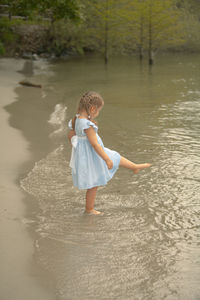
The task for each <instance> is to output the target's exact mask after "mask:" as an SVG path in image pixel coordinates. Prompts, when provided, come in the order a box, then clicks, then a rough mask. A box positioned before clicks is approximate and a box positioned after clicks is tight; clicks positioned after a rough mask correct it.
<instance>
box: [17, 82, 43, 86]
mask: <svg viewBox="0 0 200 300" xmlns="http://www.w3.org/2000/svg"><path fill="white" fill-rule="evenodd" d="M19 84H21V85H25V86H31V87H36V88H41V87H42V86H41V84H35V83H31V82H29V81H20V82H19Z"/></svg>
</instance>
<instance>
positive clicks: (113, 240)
mask: <svg viewBox="0 0 200 300" xmlns="http://www.w3.org/2000/svg"><path fill="white" fill-rule="evenodd" d="M32 67H33V69H34V72H29V75H27V74H28V73H27V74H26V72H27V66H26V68H24V70H23V72H24V74H25V75H26V77H27V76H28V77H29V79H31V80H32V81H34V82H36V83H41V84H42V85H43V89H42V91H40V92H38V91H36V89H33V88H26V87H20V88H18V91H17V93H18V96H19V100H20V97H24V98H25V97H26V101H27V102H28V103H29V99H30V98H31V99H32V100H30V103H31V104H26V105H27V106H26V107H27V108H26V112H27V110H28V111H29V112H30V115H31V111H32V110H34V111H36V110H37V112H38V113H37V114H34V116H35V118H33V120H32V123H30V120H29V125H30V126H29V127H30V128H31V127H33V128H34V126H36V128H37V138H36V137H35V140H34V143H35V144H34V145H35V148H37V149H38V150H37V151H38V153H40V155H38V156H37V157H38V159H35V163H34V165H33V167H31V169H30V172H28V174H24V176H23V178H22V180H21V186H22V188H23V189H24V190H25V191H27V192H28V193H30V194H31V195H33V196H34V198H35V201H36V202H37V204H38V206H39V211H38V213H37V215H35V220H36V228H35V231H36V236H37V238H36V240H35V259H36V261H37V263H38V264H39V265H40V266H41V267H42V268H43V269H44V271H45V272H46V274H48V276H49V277H51V279H52V282H53V286H54V290H55V299H57V300H67V299H69V300H73V299H81V300H89V299H95V300H97V299H98V300H100V299H101V300H102V299H115V300H116V299H122V300H128V299H130V300H131V299H134V300H137V299H138V300H139V299H148V300H151V299H155V300H160V299H167V300H177V299H181V300H188V299H190V300H197V299H200V285H199V280H200V250H199V245H200V231H199V228H200V221H199V217H200V161H199V159H200V138H199V136H200V56H199V55H190V56H189V55H188V56H187V55H169V54H165V55H164V54H163V55H160V56H159V57H157V60H156V64H155V65H154V66H153V68H152V69H149V68H148V66H147V63H146V62H144V63H143V64H142V65H141V64H140V63H139V62H138V61H137V58H135V57H121V58H119V57H116V58H112V59H111V61H110V64H109V65H108V67H107V68H105V67H104V65H103V62H102V60H101V59H100V58H97V57H89V58H74V59H70V60H68V61H64V62H63V61H62V62H51V63H47V62H35V63H34V66H32ZM88 90H95V91H97V92H99V93H101V94H102V96H103V97H104V99H105V106H104V108H103V110H102V111H101V113H100V116H99V118H98V124H99V135H100V136H101V137H102V139H103V141H104V144H105V146H106V147H108V148H110V149H114V150H116V151H118V152H119V153H121V155H123V156H125V157H127V158H128V159H130V160H132V161H134V162H138V163H141V162H150V163H152V165H153V166H152V168H150V169H148V170H144V171H142V172H140V173H139V174H137V175H133V174H132V172H131V171H129V170H124V169H119V170H118V172H117V173H116V175H115V177H114V179H112V181H110V182H109V184H108V185H107V186H106V187H102V188H100V189H99V190H98V195H97V199H96V209H99V210H101V211H104V215H103V216H87V215H84V214H83V211H84V204H85V200H84V192H83V191H81V192H80V191H78V190H77V189H75V188H74V187H73V186H72V179H71V170H70V168H69V159H70V151H71V148H70V145H69V143H68V142H67V138H66V132H67V122H68V120H70V118H71V117H73V115H74V114H75V110H76V105H77V101H78V100H79V97H80V95H81V94H82V93H84V92H85V91H88ZM20 95H21V96H20ZM34 98H35V102H34V101H33V99H34ZM36 98H37V99H36ZM27 102H26V103H27ZM36 106H37V107H36ZM38 124H40V125H41V124H45V125H44V126H46V127H45V128H47V129H46V130H44V129H43V128H42V127H43V126H40V127H39V125H38ZM24 131H25V132H26V134H25V135H26V136H28V134H27V128H26V130H25V129H24ZM47 132H48V134H47V135H46V136H45V134H44V133H47ZM32 136H33V134H32ZM45 141H47V142H46V143H45ZM48 141H51V142H50V143H49V142H48ZM40 142H41V145H44V144H46V145H48V143H49V144H51V145H50V146H49V147H48V146H46V147H44V146H41V148H42V149H43V150H44V148H45V150H44V151H42V150H41V152H40V150H39V149H40V145H39V143H40ZM52 145H53V146H52ZM33 150H34V149H33Z"/></svg>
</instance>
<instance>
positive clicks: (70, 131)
mask: <svg viewBox="0 0 200 300" xmlns="http://www.w3.org/2000/svg"><path fill="white" fill-rule="evenodd" d="M74 135H76V133H75V130H73V129H70V130H69V132H68V135H67V137H68V140H69V141H70V143H71V138H72V137H73V136H74Z"/></svg>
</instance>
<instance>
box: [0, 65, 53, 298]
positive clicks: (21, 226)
mask: <svg viewBox="0 0 200 300" xmlns="http://www.w3.org/2000/svg"><path fill="white" fill-rule="evenodd" d="M23 64H24V62H23V61H22V60H15V59H1V60H0V91H1V101H0V132H1V146H0V170H1V172H0V240H1V246H0V266H1V267H0V299H1V300H36V299H37V300H45V299H48V300H51V299H55V297H54V295H53V293H52V291H50V289H48V288H47V286H45V285H44V280H43V279H42V275H40V271H41V270H39V266H37V265H36V263H35V262H34V238H33V237H32V235H31V234H30V232H29V230H28V229H27V219H26V211H27V207H26V205H30V203H31V201H30V203H29V204H28V203H27V204H26V205H25V203H24V201H23V199H24V198H25V197H26V198H27V197H28V196H27V195H25V193H24V192H23V191H22V189H21V188H20V185H19V169H20V168H21V166H22V165H23V164H24V163H25V162H26V161H28V160H29V159H30V157H31V153H30V152H29V150H28V147H29V144H28V141H26V140H25V138H24V137H23V135H22V133H21V132H20V131H19V130H18V129H15V128H13V127H11V126H10V125H9V113H8V112H6V110H5V109H4V106H6V105H8V104H10V103H12V102H14V101H16V94H15V92H14V89H15V88H16V87H17V85H18V82H19V81H20V80H22V79H23V76H22V75H21V74H20V73H18V72H17V71H18V70H19V69H21V68H22V66H23ZM18 117H19V118H20V117H21V116H18ZM30 209H31V207H29V210H30ZM32 221H33V225H32V226H34V220H32ZM28 222H29V227H30V220H28Z"/></svg>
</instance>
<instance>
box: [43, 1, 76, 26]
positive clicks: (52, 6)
mask: <svg viewBox="0 0 200 300" xmlns="http://www.w3.org/2000/svg"><path fill="white" fill-rule="evenodd" d="M38 9H39V12H41V13H42V14H44V15H45V16H47V17H49V18H50V19H51V22H55V21H57V20H61V19H70V20H73V21H75V22H77V21H79V19H80V15H79V5H78V2H77V1H76V0H57V1H55V0H43V1H38Z"/></svg>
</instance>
